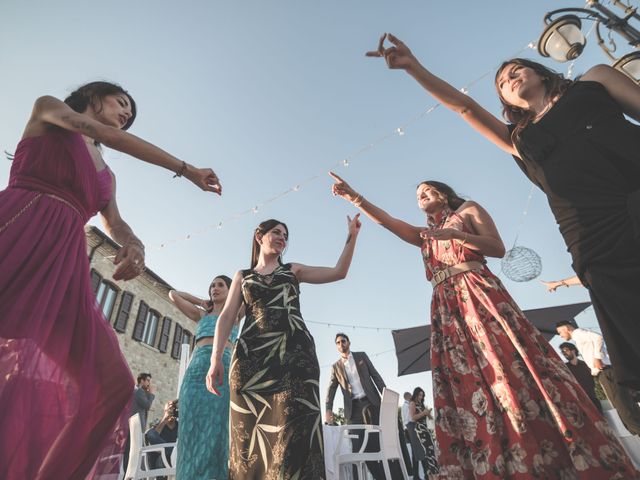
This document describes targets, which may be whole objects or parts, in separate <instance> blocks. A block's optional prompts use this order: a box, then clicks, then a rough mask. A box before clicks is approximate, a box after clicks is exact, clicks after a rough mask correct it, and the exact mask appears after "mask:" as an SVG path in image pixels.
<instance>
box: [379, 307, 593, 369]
mask: <svg viewBox="0 0 640 480" xmlns="http://www.w3.org/2000/svg"><path fill="white" fill-rule="evenodd" d="M590 305H591V303H590V302H582V303H573V304H570V305H560V306H558V307H545V308H534V309H531V310H524V312H523V313H524V314H525V316H526V317H527V319H529V321H530V322H531V323H532V324H534V325H535V326H536V328H537V329H538V330H540V333H542V335H543V336H544V338H546V339H547V340H550V339H551V338H552V337H553V336H554V335H555V334H556V323H558V322H561V321H569V322H571V323H573V324H574V325H576V321H575V320H574V317H575V316H576V315H578V314H579V313H580V312H582V311H583V310H584V309H586V308H587V307H589V306H590ZM576 326H577V325H576ZM391 335H393V343H394V344H395V347H396V357H398V376H402V375H409V374H410V373H420V372H428V371H429V370H431V360H430V352H429V350H430V348H431V342H430V338H431V325H421V326H419V327H411V328H403V329H401V330H392V331H391Z"/></svg>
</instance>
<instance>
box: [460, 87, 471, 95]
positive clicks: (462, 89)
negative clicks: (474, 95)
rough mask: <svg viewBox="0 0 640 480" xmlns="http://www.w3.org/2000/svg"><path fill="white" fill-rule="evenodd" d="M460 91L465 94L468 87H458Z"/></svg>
mask: <svg viewBox="0 0 640 480" xmlns="http://www.w3.org/2000/svg"><path fill="white" fill-rule="evenodd" d="M460 91H461V92H462V93H464V94H465V95H466V94H467V93H469V89H468V88H466V87H462V88H461V89H460Z"/></svg>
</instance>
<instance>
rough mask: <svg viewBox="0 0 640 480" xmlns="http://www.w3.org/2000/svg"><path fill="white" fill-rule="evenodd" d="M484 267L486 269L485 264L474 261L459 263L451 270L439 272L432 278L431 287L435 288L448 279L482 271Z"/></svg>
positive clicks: (446, 269)
mask: <svg viewBox="0 0 640 480" xmlns="http://www.w3.org/2000/svg"><path fill="white" fill-rule="evenodd" d="M482 267H484V264H483V263H482V262H477V261H472V262H463V263H459V264H457V265H453V266H451V267H449V268H445V269H443V270H438V271H437V272H435V273H434V274H433V277H432V278H431V286H433V287H435V286H436V285H438V284H440V283H442V282H444V281H445V280H446V279H447V278H450V277H453V276H455V275H459V274H461V273H464V272H468V271H470V270H480V269H481V268H482Z"/></svg>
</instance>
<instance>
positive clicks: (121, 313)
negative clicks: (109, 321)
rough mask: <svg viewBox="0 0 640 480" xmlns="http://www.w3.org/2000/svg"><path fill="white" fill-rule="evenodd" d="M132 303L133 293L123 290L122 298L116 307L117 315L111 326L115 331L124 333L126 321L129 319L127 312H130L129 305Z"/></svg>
mask: <svg viewBox="0 0 640 480" xmlns="http://www.w3.org/2000/svg"><path fill="white" fill-rule="evenodd" d="M132 304H133V294H131V293H129V292H124V293H123V294H122V299H121V300H120V307H119V308H118V315H117V316H116V323H114V324H113V328H114V329H115V330H116V332H121V333H124V332H125V331H126V329H127V322H128V321H129V312H131V305H132Z"/></svg>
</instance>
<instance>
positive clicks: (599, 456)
mask: <svg viewBox="0 0 640 480" xmlns="http://www.w3.org/2000/svg"><path fill="white" fill-rule="evenodd" d="M434 227H435V228H454V229H457V230H461V231H467V229H466V227H465V225H464V224H463V221H462V219H461V217H460V216H459V215H458V214H456V213H452V212H450V211H445V212H443V214H442V216H441V217H440V218H439V219H437V225H434ZM422 254H423V259H424V263H425V267H426V271H427V278H428V279H429V280H431V278H432V277H433V275H434V273H435V272H438V271H440V270H442V269H445V268H447V267H449V266H452V265H456V264H459V263H462V262H469V261H479V262H483V263H484V258H483V257H482V255H480V254H479V253H478V252H476V251H474V250H471V249H469V248H467V247H465V246H464V245H463V244H462V243H461V242H458V241H450V240H447V241H442V240H441V241H438V240H434V239H429V240H425V242H424V243H423V245H422ZM431 329H432V336H431V365H432V372H433V389H434V397H435V399H434V404H435V420H436V438H437V443H438V449H437V450H438V452H437V454H438V464H439V465H440V475H439V476H438V477H437V478H442V479H447V480H456V479H483V480H488V479H495V480H503V479H523V480H524V479H527V480H530V479H558V480H574V479H581V480H599V479H630V478H636V475H637V471H636V470H635V469H634V467H633V466H632V464H631V461H630V460H629V458H628V457H627V455H626V454H625V452H624V450H623V449H622V446H621V445H620V443H619V442H618V441H617V440H616V437H615V434H614V432H613V431H612V429H611V428H610V427H609V425H608V424H607V422H606V421H605V420H604V419H603V417H602V416H601V415H600V414H599V413H598V411H597V410H596V408H595V406H594V405H593V403H591V401H590V400H589V398H588V397H587V395H586V393H584V391H583V390H582V388H581V387H580V386H579V385H578V383H577V382H576V380H575V378H574V377H573V375H572V374H571V373H570V372H569V371H568V370H567V368H566V367H565V365H564V363H563V362H562V361H561V360H560V358H559V357H558V355H557V354H556V353H555V351H554V350H553V348H552V347H551V346H550V345H549V343H548V342H547V341H546V340H545V339H544V337H542V335H541V334H540V332H539V331H538V330H537V329H536V328H535V327H534V326H533V325H531V324H530V323H529V321H528V320H527V319H526V318H525V317H524V315H523V313H522V311H520V308H518V306H517V305H516V303H515V302H514V301H513V299H512V298H511V296H510V295H509V293H508V292H507V290H506V289H505V288H504V286H503V285H502V283H501V282H500V280H499V279H498V278H497V277H496V276H495V275H493V274H492V273H491V271H489V269H488V268H487V267H486V265H485V266H483V268H482V269H478V270H472V271H468V272H465V273H461V274H459V275H456V276H453V277H450V278H448V279H446V280H445V281H444V282H442V283H440V284H439V285H437V286H436V287H435V288H434V291H433V298H432V302H431ZM432 478H435V477H432Z"/></svg>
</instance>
